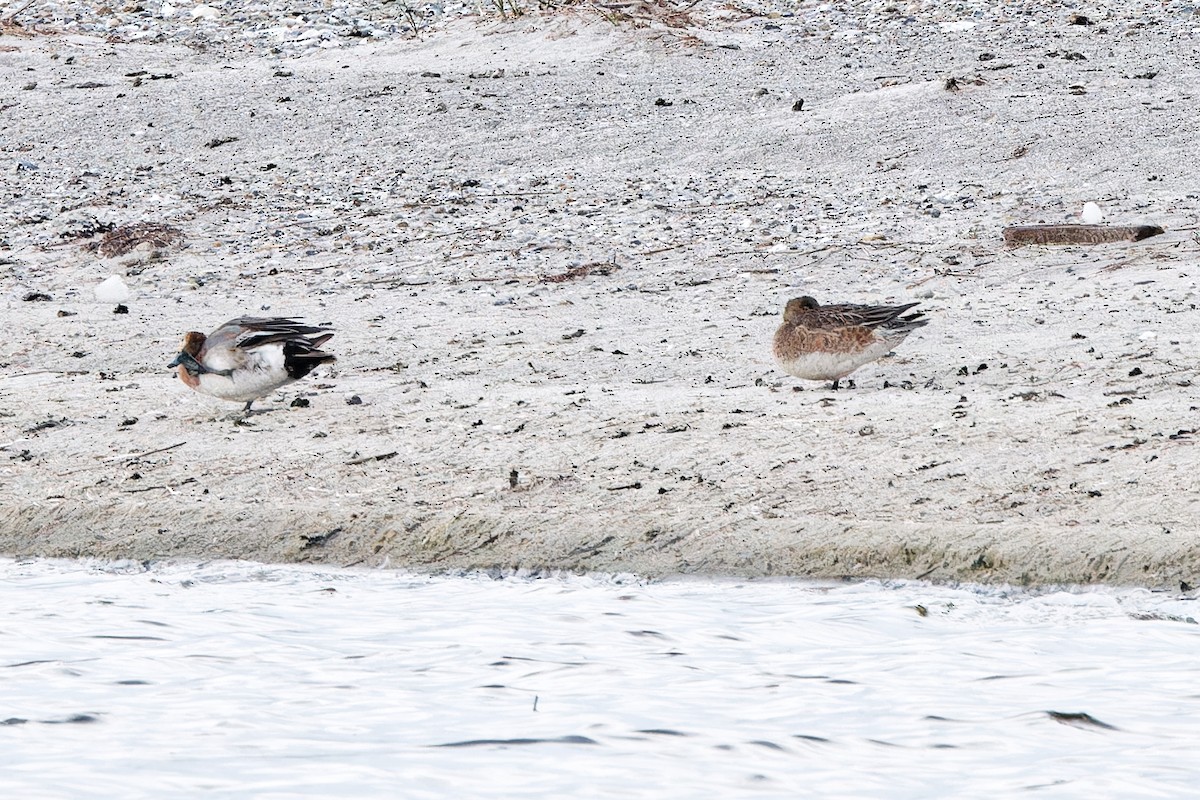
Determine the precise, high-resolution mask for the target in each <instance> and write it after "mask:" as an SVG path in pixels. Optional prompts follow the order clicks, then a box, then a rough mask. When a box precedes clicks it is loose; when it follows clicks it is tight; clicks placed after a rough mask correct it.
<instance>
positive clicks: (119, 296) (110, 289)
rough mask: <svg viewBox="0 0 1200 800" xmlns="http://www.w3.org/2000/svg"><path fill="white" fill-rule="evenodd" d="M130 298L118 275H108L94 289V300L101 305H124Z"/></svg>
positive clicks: (130, 293) (127, 288) (123, 282)
mask: <svg viewBox="0 0 1200 800" xmlns="http://www.w3.org/2000/svg"><path fill="white" fill-rule="evenodd" d="M131 296H132V292H130V291H129V287H128V286H126V285H125V281H123V280H121V276H120V275H109V276H108V277H107V278H105V279H104V280H103V281H101V282H100V285H99V286H97V287H96V299H97V300H99V301H100V302H101V303H124V302H125V301H126V300H128V299H129V298H130V297H131Z"/></svg>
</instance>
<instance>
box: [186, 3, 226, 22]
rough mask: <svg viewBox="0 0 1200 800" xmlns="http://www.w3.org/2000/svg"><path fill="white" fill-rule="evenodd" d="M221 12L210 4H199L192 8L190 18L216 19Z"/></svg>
mask: <svg viewBox="0 0 1200 800" xmlns="http://www.w3.org/2000/svg"><path fill="white" fill-rule="evenodd" d="M220 16H221V12H220V11H218V10H217V9H215V8H213V7H212V6H206V5H204V4H200V5H198V6H196V7H195V8H193V9H192V19H218V18H219V17H220Z"/></svg>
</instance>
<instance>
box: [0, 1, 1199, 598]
mask: <svg viewBox="0 0 1200 800" xmlns="http://www.w3.org/2000/svg"><path fill="white" fill-rule="evenodd" d="M44 5H47V7H49V5H50V4H44ZM241 5H242V4H239V3H232V2H231V3H226V4H222V3H211V4H208V5H207V6H204V8H211V9H213V11H214V13H216V14H217V16H216V17H214V16H212V15H211V14H209V13H208V12H203V13H201V14H199V15H198V16H195V17H187V16H186V14H185V12H187V13H191V12H189V11H187V9H189V8H191V7H190V6H187V7H185V8H184V9H183V10H182V11H179V12H178V14H181V15H184V16H181V17H179V19H180V20H183V21H182V22H179V23H178V24H180V25H183V26H184V27H186V26H187V25H192V26H193V27H196V26H202V25H207V26H209V28H203V30H202V31H201V32H207V33H205V35H206V36H209V38H210V40H211V41H210V43H209V44H207V45H205V46H200V45H198V44H197V43H196V41H195V40H194V39H187V40H182V39H180V40H178V41H177V40H175V39H172V38H171V37H166V40H160V41H147V40H143V39H139V38H137V37H135V36H133V35H131V34H129V33H127V32H124V33H123V32H122V31H125V28H119V27H114V28H113V30H114V31H116V32H115V33H109V34H106V35H100V34H99V33H98V32H96V31H93V30H90V29H89V30H79V29H77V28H78V26H77V25H76V26H75V27H72V24H68V21H64V20H58V21H57V22H56V21H55V20H54V19H52V18H51V16H50V15H46V16H44V18H42V17H38V16H37V14H36V13H35V12H37V10H38V8H39V7H40V6H37V5H35V6H34V7H33V8H31V9H30V10H28V11H24V12H22V14H21V15H18V16H16V17H15V19H14V20H10V21H7V22H6V24H5V25H4V26H0V32H2V35H0V76H2V78H0V109H2V114H0V175H2V178H0V188H2V189H3V191H4V198H5V200H4V202H3V204H0V215H2V220H3V226H2V228H0V306H2V308H3V316H4V320H5V326H4V328H5V330H4V336H3V339H2V340H0V552H2V553H5V554H9V555H37V556H70V557H77V556H95V557H101V558H132V559H170V558H189V559H223V558H237V559H253V560H262V561H314V562H327V563H331V564H338V565H364V566H388V567H400V568H412V569H417V570H432V571H443V570H459V569H475V568H481V569H496V570H501V571H503V570H548V569H563V570H573V571H592V570H595V571H610V572H611V571H615V572H631V573H636V574H639V575H644V576H649V577H657V576H666V575H675V574H709V575H739V576H748V577H753V576H821V577H836V576H852V577H864V576H874V577H895V578H925V579H930V580H937V581H973V582H1009V583H1016V584H1024V585H1043V584H1053V583H1094V582H1100V583H1112V584H1119V585H1143V586H1149V587H1163V588H1171V589H1179V588H1180V587H1181V586H1185V587H1190V586H1194V585H1198V584H1200V524H1198V520H1200V499H1198V496H1197V493H1196V489H1195V484H1196V479H1195V475H1196V473H1197V468H1198V467H1200V458H1198V456H1197V451H1196V450H1195V446H1196V441H1197V437H1198V436H1200V431H1197V425H1198V423H1197V417H1198V413H1197V412H1198V406H1200V397H1198V391H1197V386H1196V382H1197V356H1196V351H1197V342H1198V339H1200V334H1198V331H1200V311H1198V310H1197V308H1196V304H1197V279H1198V278H1200V265H1198V264H1197V260H1196V255H1197V252H1198V251H1200V246H1198V240H1197V235H1196V224H1195V209H1196V204H1197V198H1198V197H1200V195H1198V194H1197V191H1198V190H1197V188H1196V183H1195V175H1196V170H1195V168H1194V165H1195V163H1196V159H1195V154H1194V151H1195V143H1196V141H1197V136H1198V133H1200V132H1198V130H1197V129H1198V128H1200V122H1198V120H1200V113H1198V112H1200V109H1198V108H1197V106H1198V105H1200V99H1198V97H1197V90H1198V87H1200V67H1198V66H1197V65H1196V64H1195V63H1194V59H1193V57H1192V42H1193V40H1194V39H1193V37H1194V31H1195V28H1196V26H1197V25H1198V24H1200V17H1196V16H1195V15H1193V14H1192V13H1191V12H1190V11H1188V10H1184V9H1182V7H1180V8H1179V9H1176V8H1175V7H1173V6H1172V7H1166V6H1163V5H1162V4H1160V3H1151V2H1139V3H1132V4H1124V5H1123V6H1122V8H1121V10H1119V11H1116V10H1111V9H1110V10H1104V9H1103V8H1101V7H1097V8H1095V9H1091V8H1082V7H1080V8H1078V9H1076V8H1070V9H1068V8H1064V7H1057V6H1056V7H1053V8H1044V7H1043V6H1042V5H1041V4H1036V5H1031V6H1030V7H1028V8H1026V7H1024V6H1016V5H1008V4H1005V5H1003V6H1000V7H995V6H994V4H982V3H966V4H956V6H955V9H956V10H955V11H953V12H952V11H950V10H949V9H948V8H946V7H943V6H942V5H939V4H934V3H919V2H913V3H901V2H897V3H893V4H891V5H887V4H882V3H870V4H868V3H853V4H849V5H848V6H839V8H838V9H833V8H832V7H830V6H826V5H819V4H816V3H794V4H790V5H787V6H784V5H775V6H761V7H750V6H745V7H743V6H732V5H717V4H701V5H699V6H697V7H694V8H693V9H692V10H691V11H690V12H688V13H682V12H679V13H677V14H676V15H675V16H672V15H670V14H664V13H663V11H662V9H663V7H662V6H622V7H621V8H622V9H624V10H623V11H620V13H617V12H616V11H614V10H613V9H612V8H608V7H599V6H577V7H571V8H567V9H563V10H559V11H556V12H548V13H536V12H533V11H530V12H529V13H526V14H523V15H521V16H519V17H516V18H510V19H501V18H497V17H495V16H486V15H485V16H465V17H460V18H451V17H449V16H445V17H441V18H438V19H436V20H431V21H430V22H429V23H428V25H427V26H424V27H422V28H421V30H420V31H419V32H418V34H417V35H413V34H412V32H411V31H406V30H405V29H404V28H403V25H401V24H399V23H396V26H395V31H394V33H392V34H388V35H384V34H383V33H379V34H370V35H368V34H363V35H358V34H352V33H345V32H344V31H346V30H352V29H350V28H347V27H345V26H343V27H336V26H335V27H333V28H332V29H333V30H334V31H335V32H337V31H343V33H338V34H337V37H340V38H334V39H329V38H328V37H327V38H326V39H320V40H319V41H320V42H323V43H329V42H332V43H331V44H328V46H325V45H324V44H322V45H321V46H317V45H316V44H315V42H317V41H318V39H317V38H314V39H313V40H312V41H313V42H314V44H313V46H305V47H301V46H300V45H299V44H297V42H301V43H303V42H304V41H307V40H305V39H303V38H300V39H297V38H295V37H297V36H304V35H306V34H303V32H301V33H297V32H296V29H295V25H297V24H298V23H296V21H295V18H293V17H288V18H287V19H286V20H283V21H281V22H280V23H279V29H278V30H281V31H283V32H282V33H278V32H276V33H270V35H269V36H268V34H266V33H264V34H263V37H266V38H262V39H261V41H260V40H259V39H255V40H253V42H251V41H250V40H249V39H248V38H242V39H239V38H238V36H237V35H236V33H237V31H238V28H237V25H236V24H235V22H234V21H232V20H233V19H234V17H235V16H236V14H235V11H236V9H237V8H238V7H240V6H241ZM10 8H11V9H13V10H15V8H16V6H11V7H10ZM606 9H607V10H606ZM7 13H8V11H4V12H0V21H3V20H5V19H6V16H5V15H6V14H7ZM145 13H146V15H147V21H146V25H147V26H149V27H150V28H151V29H152V28H153V26H154V25H160V24H161V25H165V24H166V23H167V20H162V19H158V18H155V17H154V16H153V14H151V13H150V12H145ZM281 13H282V12H281ZM364 13H365V12H364ZM379 13H380V14H382V13H383V12H382V11H380V12H379ZM387 13H390V14H392V15H393V17H394V16H395V14H396V13H397V12H396V10H394V9H393V10H391V11H389V12H387ZM1080 15H1086V23H1087V24H1084V23H1082V22H1080V20H1079V16H1080ZM281 19H282V17H281ZM222 20H226V21H227V22H228V24H227V25H226V27H225V28H220V30H225V31H226V38H225V39H220V38H219V37H217V34H216V33H214V32H212V31H218V28H217V27H214V26H220V25H222V24H223V23H222ZM285 22H286V25H285ZM131 24H132V23H131ZM173 24H174V23H173ZM288 25H290V26H292V27H290V28H289V27H287V26H288ZM210 29H211V30H210ZM198 30H199V28H198ZM263 30H268V29H267V28H264V29H263ZM270 30H271V31H275V30H276V29H275V28H270ZM353 30H357V29H353ZM380 30H382V28H381V29H380ZM360 33H361V31H360ZM271 36H273V37H275V38H274V39H271V38H270V37H271ZM289 37H292V38H289ZM181 42H182V43H181ZM272 42H275V43H276V44H272ZM1088 202H1094V203H1096V204H1097V205H1098V206H1099V207H1100V209H1101V210H1102V213H1103V215H1104V222H1105V223H1112V224H1129V225H1142V224H1147V225H1157V226H1161V227H1162V228H1163V229H1164V230H1165V232H1164V233H1163V234H1161V235H1158V236H1153V237H1151V238H1148V239H1144V240H1142V241H1138V242H1121V243H1116V244H1104V245H1071V246H1029V247H1006V245H1005V243H1004V240H1003V230H1004V228H1005V227H1006V226H1011V225H1023V224H1035V223H1059V222H1078V221H1079V220H1080V213H1081V210H1082V209H1083V207H1084V204H1085V203H1088ZM135 223H155V224H158V225H166V226H170V228H171V229H172V230H175V231H178V236H177V237H176V238H173V239H170V240H163V241H162V242H160V243H159V244H153V243H150V244H142V245H141V246H139V247H136V248H134V249H133V250H131V251H130V252H127V253H121V254H113V255H106V253H107V252H112V249H113V248H112V247H105V246H104V245H102V244H101V243H102V241H103V240H104V237H105V235H106V234H108V233H110V232H111V231H112V230H113V229H114V227H115V226H126V225H131V224H135ZM109 241H110V242H111V241H112V240H111V239H110V240H109ZM110 275H118V276H120V278H121V281H122V282H123V283H124V285H126V286H127V287H128V289H129V297H128V299H126V300H124V301H123V302H121V303H120V305H121V306H122V307H123V308H124V310H125V312H127V313H114V311H116V310H119V309H117V308H116V306H117V303H114V302H112V300H111V299H107V300H101V299H97V295H96V288H97V287H98V286H99V285H100V284H101V282H102V281H104V280H105V279H107V278H108V277H109V276H110ZM803 294H807V295H812V296H815V297H816V298H818V299H819V300H821V301H822V302H858V303H901V302H913V301H918V300H919V301H920V302H921V305H920V306H919V307H918V309H919V310H922V311H924V312H925V314H926V316H927V317H928V318H929V319H930V323H929V324H928V325H927V326H926V327H924V328H922V329H920V330H919V331H917V332H916V333H914V334H913V335H912V336H910V337H909V338H908V340H907V341H906V342H905V343H904V344H903V345H902V346H901V347H900V348H898V349H897V350H896V351H895V352H894V353H893V354H892V355H890V356H888V357H885V358H883V359H882V360H880V361H878V362H875V363H873V364H869V365H867V366H865V367H863V368H861V369H860V370H859V371H858V372H856V373H855V374H854V375H853V376H852V377H853V378H854V380H855V383H856V387H855V388H853V389H847V388H845V387H844V386H843V388H842V389H841V390H839V391H837V392H833V391H830V390H829V388H828V386H827V385H824V384H821V383H818V382H809V381H801V380H798V379H795V378H791V377H789V376H787V375H785V374H783V373H782V372H780V371H779V369H778V368H777V367H776V365H775V364H774V362H773V360H772V357H771V337H772V334H773V332H774V329H775V327H776V326H777V325H778V323H779V319H780V312H781V310H782V307H783V304H784V303H785V302H786V301H787V299H788V298H790V297H794V296H798V295H803ZM102 296H103V297H105V298H109V297H110V296H109V295H107V294H103V293H102ZM244 314H250V315H263V316H265V315H272V316H274V315H279V316H295V317H296V318H299V319H304V320H306V321H308V322H311V323H314V324H328V325H330V326H332V327H333V328H334V329H335V331H336V335H335V336H334V338H333V339H332V341H331V342H329V344H328V345H327V348H328V349H329V350H330V351H331V352H333V353H335V354H336V355H337V358H338V361H337V363H336V364H334V365H332V366H331V367H322V368H320V369H318V370H317V372H316V373H314V374H313V375H312V376H310V377H308V378H306V379H304V380H303V381H302V382H298V383H295V384H292V385H291V386H288V387H285V388H284V389H283V390H281V391H279V392H277V393H275V394H274V395H272V396H270V397H267V398H264V399H263V400H262V401H259V402H258V403H256V407H259V408H261V409H264V410H265V411H266V412H267V413H263V414H259V415H255V416H253V417H251V418H249V419H247V420H239V419H238V414H237V412H238V411H239V406H238V404H235V403H228V402H222V401H219V400H216V399H213V398H210V397H205V396H202V395H200V394H197V393H194V392H192V391H190V390H189V389H188V388H187V387H186V386H184V385H183V384H182V383H181V382H180V381H179V379H178V378H177V377H176V376H175V375H174V374H173V373H172V371H171V370H169V369H168V368H167V366H166V365H167V363H168V362H169V361H170V360H171V359H172V357H173V356H174V354H175V353H176V352H177V350H178V347H179V341H180V339H181V337H182V335H183V333H184V332H185V331H189V330H200V331H208V330H211V329H213V328H215V327H216V326H217V325H219V324H220V323H222V322H224V321H225V320H227V319H230V318H233V317H236V316H239V315H244ZM294 401H300V402H294Z"/></svg>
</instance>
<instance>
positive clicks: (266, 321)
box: [167, 317, 336, 415]
mask: <svg viewBox="0 0 1200 800" xmlns="http://www.w3.org/2000/svg"><path fill="white" fill-rule="evenodd" d="M331 338H333V333H332V332H331V329H330V328H325V327H317V326H314V325H306V324H304V323H303V322H300V321H298V320H294V319H290V318H287V317H238V318H237V319H231V320H229V322H226V323H225V324H224V325H221V326H220V327H219V328H217V329H216V330H214V331H213V332H212V333H210V334H208V335H207V336H206V335H205V334H203V333H200V332H199V331H188V332H187V333H186V334H184V337H183V345H182V346H181V347H180V349H179V354H178V355H176V356H175V360H174V361H172V362H171V363H170V364H168V365H167V366H170V367H175V368H176V370H177V372H178V373H179V379H180V380H182V381H183V382H184V383H185V384H187V385H188V386H190V387H191V388H192V389H195V390H196V391H197V392H200V393H201V394H207V395H210V396H212V397H219V398H221V399H222V400H236V401H238V402H244V403H245V404H246V405H245V407H244V408H243V413H244V414H246V415H249V414H251V413H253V412H252V410H251V405H252V404H253V403H254V401H255V400H258V399H259V398H261V397H265V396H266V395H268V394H270V393H271V392H273V391H275V390H276V389H278V388H279V387H281V386H286V385H287V384H289V383H292V382H293V381H298V380H300V379H301V378H303V377H304V376H305V375H308V374H309V373H310V372H312V371H313V370H314V369H316V368H317V367H319V366H320V365H321V364H328V363H331V362H333V361H335V360H336V359H335V357H334V356H333V355H332V354H331V353H326V352H324V351H322V350H321V349H320V348H321V345H323V344H325V342H327V341H329V340H330V339H331Z"/></svg>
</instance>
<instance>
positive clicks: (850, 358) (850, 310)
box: [774, 297, 929, 389]
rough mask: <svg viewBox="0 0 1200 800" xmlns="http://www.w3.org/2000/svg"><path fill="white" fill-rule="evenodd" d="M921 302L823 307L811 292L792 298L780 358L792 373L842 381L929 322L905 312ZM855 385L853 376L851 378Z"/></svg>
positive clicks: (779, 338)
mask: <svg viewBox="0 0 1200 800" xmlns="http://www.w3.org/2000/svg"><path fill="white" fill-rule="evenodd" d="M915 305H917V304H916V303H907V304H905V305H901V306H863V305H852V304H844V305H836V306H823V305H820V304H819V303H817V301H816V300H814V299H813V298H811V297H796V298H793V299H791V300H789V301H788V304H787V307H786V308H785V309H784V311H783V324H782V325H780V326H779V329H778V330H777V331H775V346H774V351H775V360H776V361H778V362H779V366H780V367H781V368H782V369H783V371H784V372H786V373H788V374H789V375H795V376H796V377H797V378H805V379H806V380H811V381H821V380H832V381H833V388H834V389H837V388H838V381H839V380H841V379H842V378H844V377H846V376H847V375H849V374H850V373H851V372H853V371H854V370H856V369H858V368H859V367H861V366H862V365H863V364H867V363H869V362H871V361H874V360H875V359H877V358H879V357H880V356H884V355H887V353H889V352H891V350H892V348H894V347H896V346H897V345H899V344H900V343H901V342H903V341H904V339H905V337H906V336H908V335H909V334H910V333H912V332H913V331H915V330H916V329H917V328H919V327H921V326H922V325H925V324H926V323H928V322H929V320H927V319H920V317H921V316H922V314H921V313H920V312H918V313H916V314H909V315H908V316H901V314H903V313H904V312H905V311H907V310H908V309H910V308H912V307H913V306H915ZM851 383H852V384H853V381H852V382H851Z"/></svg>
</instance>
